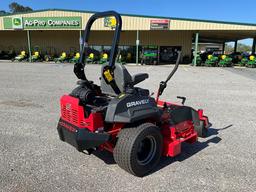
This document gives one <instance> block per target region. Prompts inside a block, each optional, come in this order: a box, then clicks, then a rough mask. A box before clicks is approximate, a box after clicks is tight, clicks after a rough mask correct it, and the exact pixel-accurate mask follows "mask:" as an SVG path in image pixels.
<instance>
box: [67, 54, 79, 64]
mask: <svg viewBox="0 0 256 192" xmlns="http://www.w3.org/2000/svg"><path fill="white" fill-rule="evenodd" d="M79 59H80V53H76V54H75V56H74V57H73V58H71V59H70V60H69V62H70V63H78V61H79Z"/></svg>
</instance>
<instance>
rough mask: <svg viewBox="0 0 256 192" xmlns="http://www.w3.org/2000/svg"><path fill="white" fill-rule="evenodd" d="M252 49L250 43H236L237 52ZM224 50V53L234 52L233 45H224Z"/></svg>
mask: <svg viewBox="0 0 256 192" xmlns="http://www.w3.org/2000/svg"><path fill="white" fill-rule="evenodd" d="M251 50H252V47H251V46H250V45H245V44H242V43H238V44H237V52H242V53H243V52H250V51H251ZM225 52H226V53H232V52H234V46H232V45H230V44H227V43H226V45H225Z"/></svg>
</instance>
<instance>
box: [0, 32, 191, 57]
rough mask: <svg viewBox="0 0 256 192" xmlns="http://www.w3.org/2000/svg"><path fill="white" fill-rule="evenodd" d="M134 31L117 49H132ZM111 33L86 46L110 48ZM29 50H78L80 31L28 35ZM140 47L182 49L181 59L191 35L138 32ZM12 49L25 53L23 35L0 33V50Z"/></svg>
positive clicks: (94, 36)
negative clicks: (129, 47)
mask: <svg viewBox="0 0 256 192" xmlns="http://www.w3.org/2000/svg"><path fill="white" fill-rule="evenodd" d="M136 33H137V32H136V31H123V32H122V33H121V37H120V43H119V44H120V45H131V46H135V42H136V35H137V34H136ZM113 34H114V33H113V31H92V32H91V35H90V38H89V39H90V41H89V44H91V45H111V43H112V38H113ZM30 37H31V47H32V49H33V47H34V46H39V48H40V50H41V51H43V52H44V51H45V50H46V48H49V47H54V48H55V49H56V51H57V52H61V51H66V52H69V51H70V49H72V50H76V51H78V50H79V31H47V30H44V31H39V30H38V31H30ZM139 39H140V45H158V46H182V55H183V56H184V55H190V53H191V45H192V33H190V32H187V31H180V32H179V31H141V32H139ZM1 45H2V47H4V50H7V49H8V46H15V49H16V50H17V51H20V50H21V49H27V33H26V31H0V48H1Z"/></svg>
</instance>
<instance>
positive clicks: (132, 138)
mask: <svg viewBox="0 0 256 192" xmlns="http://www.w3.org/2000/svg"><path fill="white" fill-rule="evenodd" d="M162 148H163V137H162V135H161V132H160V129H159V128H158V127H157V126H155V125H154V124H152V123H144V124H141V125H139V126H137V127H133V128H124V129H122V130H121V131H120V133H119V135H118V140H117V143H116V146H115V148H114V151H113V155H114V159H115V161H116V163H117V164H118V165H119V166H120V167H121V168H122V169H124V170H125V171H127V172H128V173H131V174H133V175H135V176H138V177H142V176H144V175H146V174H147V173H149V172H150V171H151V170H152V169H153V168H154V167H155V166H156V165H157V164H158V163H159V160H160V158H161V155H162Z"/></svg>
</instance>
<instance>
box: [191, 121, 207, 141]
mask: <svg viewBox="0 0 256 192" xmlns="http://www.w3.org/2000/svg"><path fill="white" fill-rule="evenodd" d="M194 127H195V131H196V132H197V135H198V137H202V138H205V137H207V134H208V129H206V128H205V125H204V121H200V123H199V125H198V126H196V125H195V126H194Z"/></svg>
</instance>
